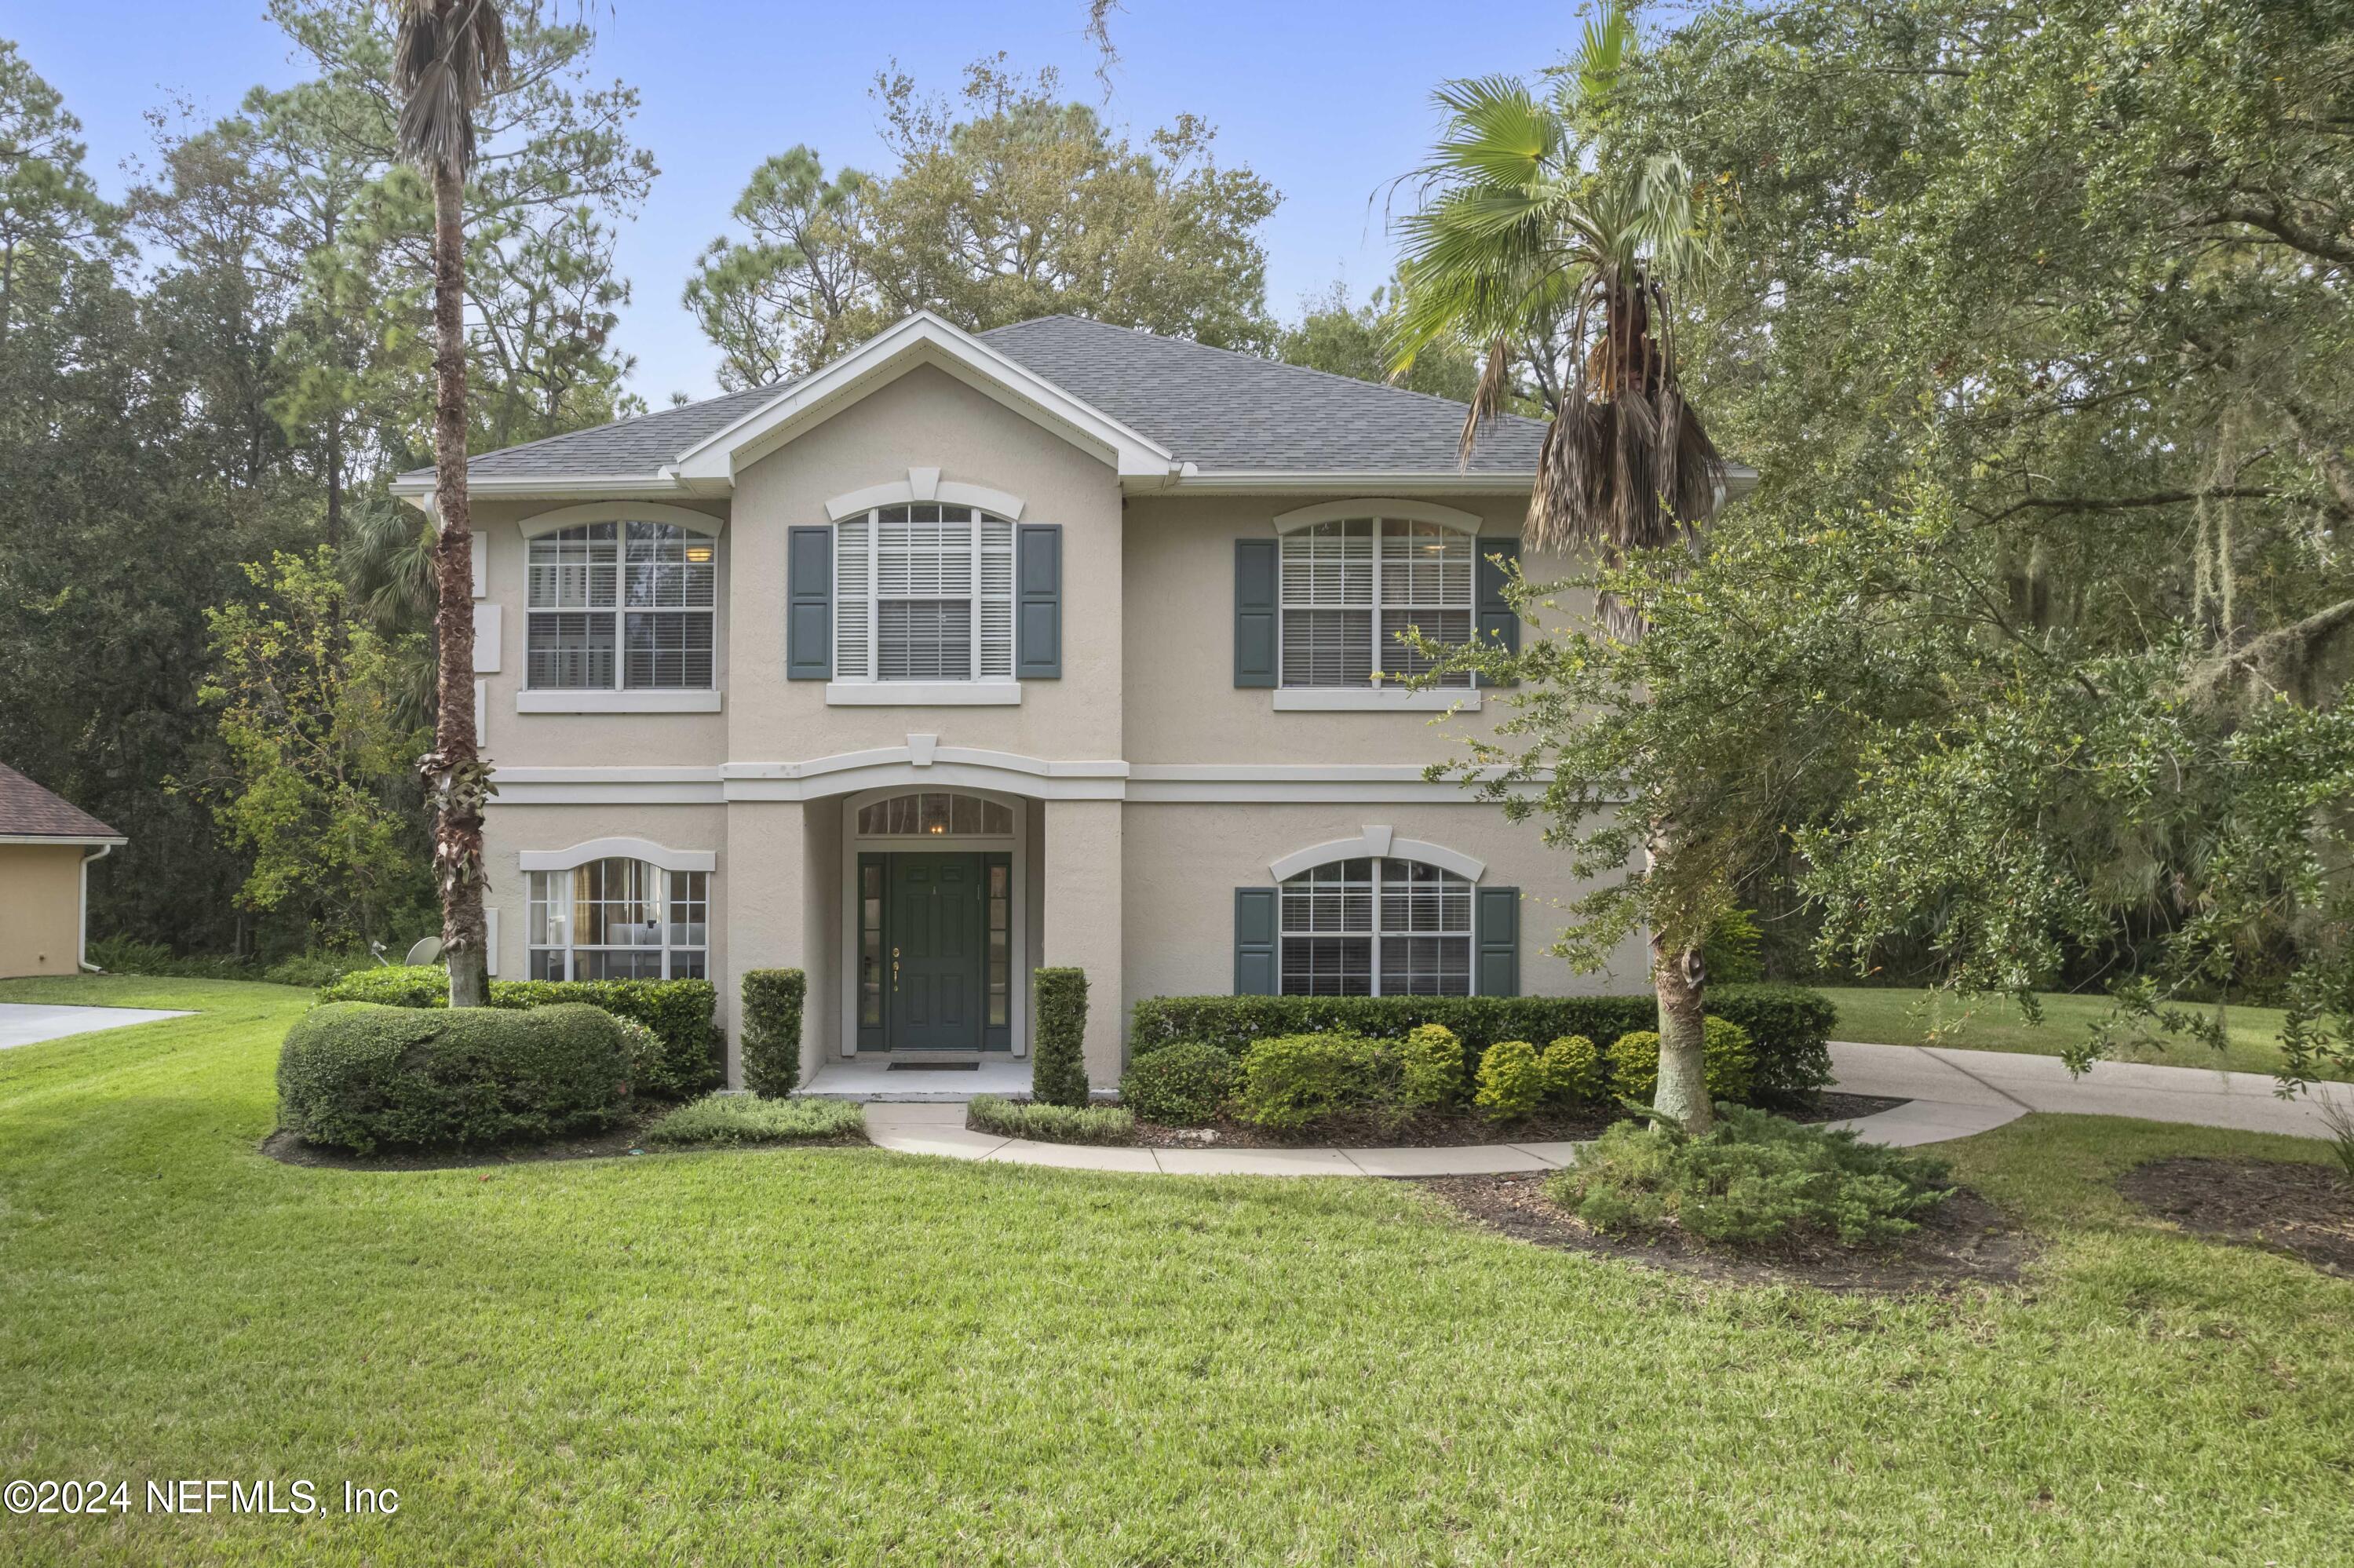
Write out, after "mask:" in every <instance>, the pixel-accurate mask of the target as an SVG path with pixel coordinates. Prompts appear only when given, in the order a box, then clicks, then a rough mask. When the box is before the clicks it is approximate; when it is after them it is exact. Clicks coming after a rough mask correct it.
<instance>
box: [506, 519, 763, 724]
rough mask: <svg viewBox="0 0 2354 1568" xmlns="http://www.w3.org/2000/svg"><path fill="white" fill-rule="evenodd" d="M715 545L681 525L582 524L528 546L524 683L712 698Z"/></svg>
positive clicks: (716, 574) (542, 687)
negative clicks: (696, 694)
mask: <svg viewBox="0 0 2354 1568" xmlns="http://www.w3.org/2000/svg"><path fill="white" fill-rule="evenodd" d="M718 555H719V551H718V544H717V541H716V539H715V538H714V536H713V535H709V534H705V533H701V532H698V531H697V530H695V529H693V528H689V527H687V526H685V525H684V524H678V523H640V522H614V523H582V524H575V525H573V526H572V527H569V528H564V529H559V530H557V531H556V532H554V533H548V534H542V535H539V536H538V537H536V538H535V539H533V540H532V541H531V555H530V588H529V601H528V603H529V614H530V618H531V624H530V630H529V635H528V638H527V640H526V647H527V651H528V652H527V657H526V660H525V685H526V686H528V687H530V688H531V689H533V690H535V691H540V690H567V691H612V690H615V689H620V690H624V691H665V690H668V691H682V690H683V691H707V690H709V689H710V687H711V684H712V647H713V626H712V622H713V606H714V604H715V601H716V597H717V588H718V577H719V567H718Z"/></svg>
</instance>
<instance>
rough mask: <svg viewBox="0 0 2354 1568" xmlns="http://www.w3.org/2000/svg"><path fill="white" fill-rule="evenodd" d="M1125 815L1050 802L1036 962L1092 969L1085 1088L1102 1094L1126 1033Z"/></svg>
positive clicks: (1089, 804) (1112, 806) (1088, 804)
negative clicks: (1040, 941) (1039, 951)
mask: <svg viewBox="0 0 2354 1568" xmlns="http://www.w3.org/2000/svg"><path fill="white" fill-rule="evenodd" d="M1120 810H1121V806H1120V803H1119V801H1118V800H1049V801H1047V802H1046V834H1045V838H1046V842H1045V870H1046V874H1045V883H1046V885H1045V887H1044V889H1043V890H1042V893H1043V896H1044V916H1045V919H1044V944H1043V945H1044V949H1045V950H1044V952H1043V953H1042V954H1040V956H1039V958H1038V959H1037V962H1038V963H1039V965H1040V966H1041V967H1043V968H1047V969H1059V968H1066V967H1067V968H1076V969H1085V970H1087V1081H1088V1082H1089V1083H1090V1084H1092V1085H1093V1086H1096V1087H1097V1088H1103V1089H1108V1088H1111V1087H1114V1086H1117V1085H1118V1084H1119V1074H1120V1067H1121V1065H1122V1064H1121V1059H1120V1058H1121V1039H1122V1036H1123V1034H1124V1033H1125V1031H1124V1030H1123V1028H1122V1026H1121V1025H1122V1018H1121V1007H1122V1002H1123V1000H1124V997H1125V994H1126V992H1125V988H1124V986H1123V984H1122V981H1121V977H1120V957H1121V951H1122V938H1121V923H1122V916H1123V910H1122V890H1121V864H1122V854H1121V845H1120ZM1024 979H1025V980H1026V979H1027V977H1024Z"/></svg>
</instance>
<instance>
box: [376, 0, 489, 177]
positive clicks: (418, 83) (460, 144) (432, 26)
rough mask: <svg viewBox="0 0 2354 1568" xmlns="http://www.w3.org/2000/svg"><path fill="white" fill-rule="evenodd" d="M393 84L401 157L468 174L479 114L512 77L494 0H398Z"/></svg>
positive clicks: (422, 164) (423, 164)
mask: <svg viewBox="0 0 2354 1568" xmlns="http://www.w3.org/2000/svg"><path fill="white" fill-rule="evenodd" d="M397 3H398V15H399V18H400V30H399V33H398V36H397V37H395V39H394V41H393V75H392V81H393V86H394V88H395V89H397V90H398V91H399V93H400V95H401V104H400V120H399V122H398V128H397V132H396V134H397V136H398V143H399V148H400V155H401V157H402V158H403V159H405V160H406V161H408V162H409V163H412V164H417V165H419V167H421V168H426V169H437V168H447V169H451V170H454V171H455V172H456V173H458V174H460V175H464V174H465V173H466V172H467V171H468V170H469V169H471V168H472V167H473V164H474V112H475V111H477V110H478V109H480V108H481V107H482V101H483V100H484V99H486V98H488V97H489V96H490V95H491V94H492V93H493V92H496V91H498V90H501V89H503V88H504V87H505V86H506V85H507V83H508V82H509V81H510V80H511V79H512V78H513V74H514V63H513V61H512V60H511V58H509V56H508V53H507V31H506V23H505V21H504V19H503V18H502V17H501V16H500V15H499V8H498V5H497V3H496V0H397Z"/></svg>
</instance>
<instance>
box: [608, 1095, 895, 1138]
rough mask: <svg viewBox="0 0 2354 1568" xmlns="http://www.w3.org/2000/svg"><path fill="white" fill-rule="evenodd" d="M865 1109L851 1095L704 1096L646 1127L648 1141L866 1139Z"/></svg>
mask: <svg viewBox="0 0 2354 1568" xmlns="http://www.w3.org/2000/svg"><path fill="white" fill-rule="evenodd" d="M865 1134H866V1109H865V1107H864V1106H860V1105H857V1104H854V1103H853V1102H851V1101H848V1100H806V1099H804V1100H774V1099H765V1098H763V1097H760V1096H758V1095H705V1096H704V1097H703V1098H701V1099H699V1100H694V1101H690V1102H689V1103H687V1104H685V1105H683V1106H681V1107H678V1108H677V1109H676V1110H674V1111H672V1112H671V1113H670V1114H669V1115H668V1116H665V1117H663V1118H662V1119H661V1120H660V1121H658V1122H656V1123H654V1124H653V1125H652V1127H650V1128H646V1132H645V1141H646V1142H648V1143H650V1144H657V1145H669V1146H673V1147H676V1146H681V1145H692V1144H745V1143H809V1142H822V1141H825V1140H829V1139H835V1140H838V1139H853V1138H863V1137H864V1136H865Z"/></svg>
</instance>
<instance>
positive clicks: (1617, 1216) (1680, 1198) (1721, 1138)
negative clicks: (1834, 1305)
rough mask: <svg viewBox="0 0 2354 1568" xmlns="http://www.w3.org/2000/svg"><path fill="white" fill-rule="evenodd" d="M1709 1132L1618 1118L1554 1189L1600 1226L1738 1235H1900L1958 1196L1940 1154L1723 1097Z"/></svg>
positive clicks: (1763, 1238)
mask: <svg viewBox="0 0 2354 1568" xmlns="http://www.w3.org/2000/svg"><path fill="white" fill-rule="evenodd" d="M1718 1110H1719V1112H1720V1119H1719V1120H1718V1121H1717V1123H1716V1124H1715V1125H1713V1126H1712V1128H1710V1129H1709V1131H1708V1132H1706V1133H1705V1134H1702V1135H1701V1136H1699V1137H1687V1136H1685V1135H1684V1134H1683V1133H1682V1132H1681V1131H1679V1130H1677V1129H1676V1128H1672V1127H1667V1126H1660V1125H1649V1126H1646V1125H1639V1124H1638V1123H1635V1122H1631V1121H1626V1122H1620V1123H1619V1124H1618V1125H1617V1126H1616V1127H1613V1128H1611V1129H1610V1130H1609V1131H1607V1132H1606V1133H1604V1134H1603V1135H1602V1136H1601V1138H1599V1139H1596V1141H1595V1142H1594V1144H1593V1145H1592V1146H1591V1147H1589V1148H1587V1149H1585V1150H1581V1151H1580V1152H1579V1154H1578V1158H1577V1163H1576V1164H1575V1165H1572V1166H1570V1167H1569V1168H1568V1169H1566V1170H1564V1171H1562V1173H1561V1174H1560V1175H1558V1176H1556V1177H1554V1178H1553V1182H1552V1189H1553V1197H1554V1199H1555V1201H1556V1202H1559V1203H1560V1204H1561V1205H1562V1206H1563V1207H1564V1208H1566V1209H1569V1210H1571V1211H1572V1212H1574V1213H1575V1214H1576V1215H1577V1217H1578V1218H1579V1219H1581V1220H1583V1221H1585V1224H1589V1225H1591V1226H1593V1227H1594V1228H1595V1229H1596V1230H1598V1231H1606V1232H1619V1231H1644V1230H1664V1229H1668V1228H1670V1227H1673V1228H1675V1229H1677V1230H1680V1231H1681V1232H1682V1233H1683V1234H1686V1235H1690V1236H1692V1237H1694V1238H1696V1239H1698V1240H1700V1241H1703V1242H1717V1243H1723V1244H1729V1245H1759V1244H1765V1243H1775V1242H1783V1241H1789V1240H1794V1239H1805V1238H1808V1237H1812V1236H1829V1237H1833V1238H1836V1239H1837V1240H1838V1241H1840V1243H1841V1244H1843V1245H1848V1246H1867V1245H1877V1244H1885V1243H1888V1242H1893V1241H1895V1240H1897V1239H1898V1238H1899V1237H1901V1236H1903V1235H1904V1234H1907V1233H1909V1232H1910V1231H1911V1230H1912V1229H1913V1228H1914V1224H1915V1223H1916V1222H1917V1221H1918V1219H1919V1217H1920V1216H1921V1215H1922V1214H1924V1213H1926V1212H1927V1211H1928V1210H1930V1209H1932V1208H1934V1207H1935V1206H1936V1205H1937V1204H1938V1203H1941V1202H1944V1201H1945V1200H1946V1198H1948V1197H1950V1196H1951V1195H1952V1192H1953V1189H1952V1187H1951V1185H1950V1184H1949V1183H1948V1182H1947V1181H1946V1167H1945V1164H1944V1162H1943V1161H1942V1160H1938V1159H1937V1158H1936V1157H1935V1156H1934V1155H1927V1154H1919V1153H1914V1152H1913V1151H1910V1150H1899V1149H1887V1148H1882V1146H1880V1145H1878V1144H1872V1143H1864V1142H1861V1141H1859V1140H1858V1139H1857V1138H1856V1136H1855V1134H1853V1133H1851V1132H1832V1131H1828V1130H1826V1129H1824V1128H1819V1127H1805V1126H1801V1125H1800V1124H1798V1123H1797V1122H1792V1121H1786V1120H1784V1119H1782V1118H1779V1117H1776V1116H1772V1115H1769V1114H1767V1113H1766V1112H1764V1111H1757V1110H1750V1109H1746V1108H1744V1107H1740V1106H1736V1105H1732V1104H1725V1105H1722V1106H1720V1107H1718Z"/></svg>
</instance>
